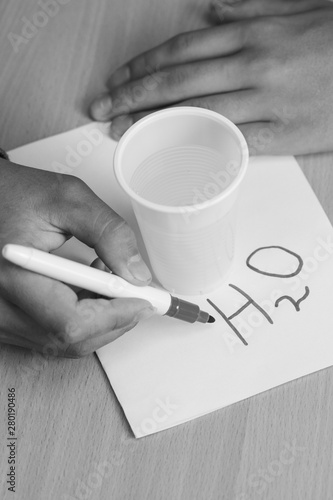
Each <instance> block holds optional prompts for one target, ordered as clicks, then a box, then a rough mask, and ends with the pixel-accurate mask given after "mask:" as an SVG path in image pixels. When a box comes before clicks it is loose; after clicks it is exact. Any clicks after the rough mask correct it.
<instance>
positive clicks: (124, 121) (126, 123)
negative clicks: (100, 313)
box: [110, 116, 134, 141]
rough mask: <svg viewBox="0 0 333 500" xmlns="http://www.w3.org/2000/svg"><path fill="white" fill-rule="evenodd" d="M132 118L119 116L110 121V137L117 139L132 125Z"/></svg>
mask: <svg viewBox="0 0 333 500" xmlns="http://www.w3.org/2000/svg"><path fill="white" fill-rule="evenodd" d="M133 122H134V120H133V118H132V117H130V116H120V117H117V118H115V119H114V120H113V122H112V123H111V129H110V132H111V137H112V138H113V139H114V140H115V141H119V139H120V138H121V136H122V135H123V134H124V133H125V132H126V130H128V129H129V128H130V127H131V126H132V125H133Z"/></svg>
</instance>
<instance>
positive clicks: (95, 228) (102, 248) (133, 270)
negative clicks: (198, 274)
mask: <svg viewBox="0 0 333 500" xmlns="http://www.w3.org/2000/svg"><path fill="white" fill-rule="evenodd" d="M65 177H66V181H65V189H63V199H62V200H61V202H60V203H59V206H57V210H56V213H57V225H58V227H59V228H60V229H61V230H62V231H66V232H68V233H70V234H71V235H73V236H75V237H76V238H77V239H79V240H80V241H82V242H83V243H85V244H86V245H88V246H90V247H91V248H94V250H95V251H96V253H97V255H98V256H99V257H100V259H101V260H102V261H103V262H104V264H105V265H106V266H107V267H108V268H109V269H111V270H112V272H114V273H115V274H117V275H118V276H121V277H122V278H124V279H125V280H127V281H129V282H130V283H133V284H134V285H148V284H149V283H150V281H151V274H150V271H149V269H148V267H147V266H146V264H145V263H144V261H143V259H142V257H141V255H140V253H139V250H138V247H137V241H136V238H135V235H134V232H133V231H132V229H131V228H130V227H129V226H128V224H127V223H126V222H125V221H124V219H122V218H121V217H120V215H118V214H117V213H116V212H114V211H113V210H112V209H111V208H110V207H109V206H108V205H106V203H104V202H103V201H102V200H101V199H100V198H98V196H97V195H96V194H95V193H94V192H93V191H92V190H91V189H90V188H89V187H88V186H87V184H85V183H84V182H83V181H82V180H81V179H79V178H77V177H72V176H65Z"/></svg>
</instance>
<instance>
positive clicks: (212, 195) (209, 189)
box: [204, 182, 220, 200]
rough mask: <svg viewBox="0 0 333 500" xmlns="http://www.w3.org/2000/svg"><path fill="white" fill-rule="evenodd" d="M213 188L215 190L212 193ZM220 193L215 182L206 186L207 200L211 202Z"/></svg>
mask: <svg viewBox="0 0 333 500" xmlns="http://www.w3.org/2000/svg"><path fill="white" fill-rule="evenodd" d="M211 188H213V192H212V191H211ZM219 193H220V190H219V188H218V186H217V185H216V184H214V183H213V182H209V183H208V184H206V186H205V188H204V194H205V195H206V198H208V199H209V200H210V199H211V198H213V197H214V196H216V195H217V194H219Z"/></svg>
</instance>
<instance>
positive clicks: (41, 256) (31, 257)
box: [2, 244, 215, 323]
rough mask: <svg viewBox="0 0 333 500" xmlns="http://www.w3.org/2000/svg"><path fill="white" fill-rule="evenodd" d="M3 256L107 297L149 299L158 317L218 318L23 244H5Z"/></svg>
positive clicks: (164, 294) (210, 320)
mask: <svg viewBox="0 0 333 500" xmlns="http://www.w3.org/2000/svg"><path fill="white" fill-rule="evenodd" d="M2 255H3V257H4V258H5V259H7V260H9V261H10V262H12V263H14V264H16V265H18V266H20V267H23V268H24V269H28V270H29V271H33V272H35V273H38V274H42V275H44V276H48V277H49V278H53V279H56V280H58V281H62V282H63V283H67V284H69V285H74V286H77V287H80V288H84V289H85V290H90V291H91V292H95V293H98V294H99V295H104V296H105V297H113V298H114V297H118V298H138V299H145V300H148V301H149V302H150V303H151V304H152V305H153V306H154V307H155V308H156V312H157V314H160V315H166V316H171V317H173V318H177V319H180V320H183V321H187V322H188V323H195V322H196V321H199V322H200V323H214V322H215V319H214V318H213V317H212V316H210V315H209V314H208V313H207V312H204V311H201V310H200V307H199V306H198V305H197V304H192V303H191V302H187V301H186V300H182V299H179V298H178V297H173V296H172V295H170V293H168V292H167V291H165V290H160V289H158V288H153V287H151V286H142V287H141V286H135V285H132V284H131V283H128V282H127V281H125V280H124V279H123V278H120V277H119V276H115V275H114V274H110V273H107V272H105V271H100V270H99V269H94V268H92V267H88V266H85V265H83V264H79V263H78V262H74V261H72V260H68V259H63V258H62V257H58V256H56V255H52V254H49V253H47V252H42V251H41V250H36V249H35V248H28V247H24V246H21V245H12V244H9V245H5V246H4V248H3V249H2Z"/></svg>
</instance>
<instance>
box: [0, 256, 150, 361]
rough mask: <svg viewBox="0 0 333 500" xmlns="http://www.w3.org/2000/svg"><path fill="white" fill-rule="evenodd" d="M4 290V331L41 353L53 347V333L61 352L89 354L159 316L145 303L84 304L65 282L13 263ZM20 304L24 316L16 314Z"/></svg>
mask: <svg viewBox="0 0 333 500" xmlns="http://www.w3.org/2000/svg"><path fill="white" fill-rule="evenodd" d="M1 288H2V290H1V296H2V299H1V301H2V303H1V312H2V327H3V330H4V331H5V332H8V333H7V337H8V343H12V342H11V341H10V339H11V338H12V339H13V341H15V342H16V343H17V345H23V346H25V347H31V343H32V345H36V346H39V349H41V348H42V347H43V346H45V345H48V344H50V335H51V338H52V339H53V343H52V345H53V344H56V345H57V353H60V354H62V355H66V356H83V355H85V354H88V353H89V352H92V351H90V349H91V348H92V347H93V346H101V345H105V343H107V342H111V341H112V340H114V339H116V338H117V337H119V336H120V335H122V334H123V333H125V332H126V331H128V330H129V329H131V328H133V327H134V326H135V325H136V324H137V323H138V321H140V320H141V319H144V318H147V317H149V316H151V315H152V314H154V309H153V307H152V306H151V304H150V303H149V302H147V301H144V300H139V299H113V300H106V299H96V300H93V299H84V300H81V301H79V300H78V298H77V296H76V294H75V293H74V292H73V291H72V290H71V289H70V288H69V287H67V286H66V285H64V284H63V283H60V282H58V281H55V280H52V279H49V278H46V277H44V276H40V275H38V274H35V273H32V272H29V271H26V270H24V269H20V268H18V267H16V266H14V265H11V264H10V263H8V266H7V265H4V266H3V273H2V282H1ZM15 306H16V312H18V313H19V314H18V315H16V314H15V315H14V314H13V313H14V312H15V311H14V310H13V309H15ZM17 308H18V309H19V310H18V309H17ZM22 315H23V317H22ZM16 316H17V317H16ZM14 317H15V320H14V319H13V318H14ZM6 318H7V319H6ZM27 318H28V319H29V318H30V319H29V320H28V321H27ZM47 334H48V335H47ZM3 338H4V337H3ZM3 338H2V339H3ZM92 339H93V340H92ZM3 341H4V340H3Z"/></svg>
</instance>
